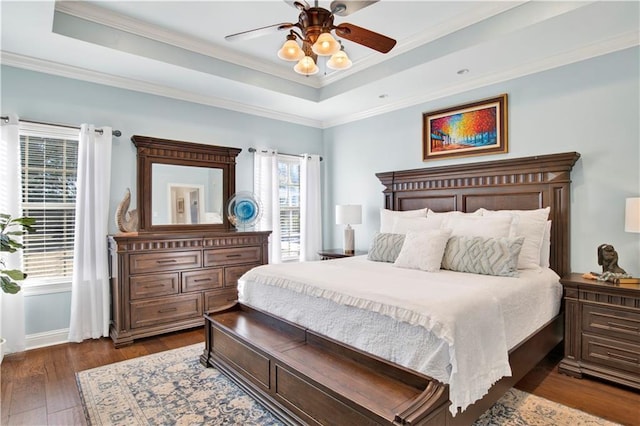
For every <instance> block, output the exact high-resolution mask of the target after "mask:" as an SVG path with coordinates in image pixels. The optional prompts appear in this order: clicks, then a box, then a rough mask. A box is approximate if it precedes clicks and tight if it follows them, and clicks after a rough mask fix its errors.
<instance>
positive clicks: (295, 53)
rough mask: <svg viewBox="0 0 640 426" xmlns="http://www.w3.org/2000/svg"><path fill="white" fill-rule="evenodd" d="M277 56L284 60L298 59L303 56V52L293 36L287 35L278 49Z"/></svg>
mask: <svg viewBox="0 0 640 426" xmlns="http://www.w3.org/2000/svg"><path fill="white" fill-rule="evenodd" d="M278 58H280V59H283V60H285V61H299V60H300V59H302V58H304V52H303V51H302V49H301V48H300V46H299V45H298V43H296V39H295V37H291V36H287V41H285V42H284V44H283V45H282V48H281V49H280V50H278Z"/></svg>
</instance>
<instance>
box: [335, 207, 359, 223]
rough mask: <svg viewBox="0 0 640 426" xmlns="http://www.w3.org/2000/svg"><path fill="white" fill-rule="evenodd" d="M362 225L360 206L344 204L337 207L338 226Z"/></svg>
mask: <svg viewBox="0 0 640 426" xmlns="http://www.w3.org/2000/svg"><path fill="white" fill-rule="evenodd" d="M360 223H362V206H361V205H358V204H343V205H337V206H336V224H337V225H358V224H360Z"/></svg>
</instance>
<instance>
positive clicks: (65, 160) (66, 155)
mask: <svg viewBox="0 0 640 426" xmlns="http://www.w3.org/2000/svg"><path fill="white" fill-rule="evenodd" d="M20 149H21V161H22V211H23V216H29V217H33V218H35V219H36V222H35V226H34V227H35V229H36V232H35V233H32V234H26V235H25V236H24V238H23V244H24V250H23V269H24V272H26V273H27V275H28V278H29V279H33V278H54V279H63V278H66V277H71V275H72V271H73V244H74V232H75V229H74V228H75V202H76V180H77V167H78V131H77V130H74V129H68V128H60V127H57V126H47V125H33V124H31V125H28V126H24V127H23V126H22V125H21V127H20Z"/></svg>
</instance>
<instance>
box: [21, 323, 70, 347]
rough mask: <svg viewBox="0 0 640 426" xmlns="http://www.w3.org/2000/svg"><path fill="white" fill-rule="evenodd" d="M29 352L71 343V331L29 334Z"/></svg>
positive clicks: (64, 329) (27, 343)
mask: <svg viewBox="0 0 640 426" xmlns="http://www.w3.org/2000/svg"><path fill="white" fill-rule="evenodd" d="M25 340H26V342H25V343H26V346H27V350H29V349H37V348H43V347H45V346H53V345H59V344H62V343H68V342H69V329H68V328H62V329H60V330H51V331H45V332H43V333H34V334H28V335H27V336H26V338H25Z"/></svg>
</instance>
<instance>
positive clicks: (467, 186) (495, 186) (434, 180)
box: [376, 152, 580, 276]
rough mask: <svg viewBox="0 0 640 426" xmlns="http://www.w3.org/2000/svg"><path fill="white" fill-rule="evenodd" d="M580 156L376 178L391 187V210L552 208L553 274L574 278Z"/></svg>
mask: <svg viewBox="0 0 640 426" xmlns="http://www.w3.org/2000/svg"><path fill="white" fill-rule="evenodd" d="M578 158H580V154H578V153H577V152H567V153H562V154H550V155H540V156H535V157H524V158H513V159H507V160H497V161H486V162H480V163H470V164H457V165H452V166H443V167H430V168H423V169H413V170H401V171H392V172H384V173H376V176H377V177H378V179H380V182H382V184H383V185H384V186H385V189H384V191H383V192H384V195H385V207H386V208H387V209H391V210H414V209H421V208H425V207H428V208H430V209H431V210H433V211H436V212H443V211H451V210H458V211H461V212H473V211H475V210H477V209H479V208H481V207H484V208H485V209H489V210H532V209H538V208H543V207H547V206H549V207H550V208H551V211H550V213H549V219H551V220H552V226H551V258H550V265H551V268H552V269H553V270H554V271H556V273H557V274H558V275H560V276H564V275H566V274H568V273H570V272H571V265H570V259H571V258H570V253H569V245H570V239H569V237H570V235H569V234H570V220H569V219H570V203H571V200H570V196H569V194H570V189H571V169H572V168H573V165H574V164H575V163H576V161H577V160H578Z"/></svg>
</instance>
